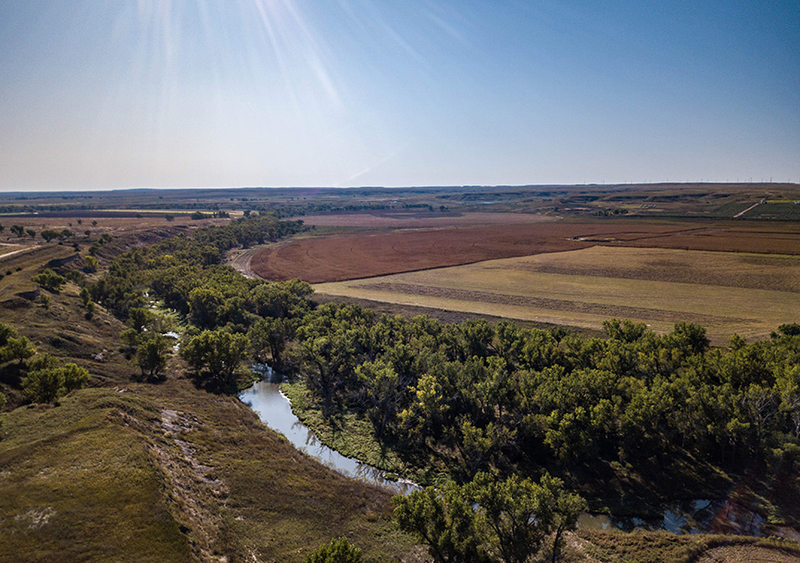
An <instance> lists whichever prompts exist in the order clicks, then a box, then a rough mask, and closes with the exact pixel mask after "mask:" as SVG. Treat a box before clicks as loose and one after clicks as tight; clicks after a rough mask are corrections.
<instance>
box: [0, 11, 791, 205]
mask: <svg viewBox="0 0 800 563" xmlns="http://www.w3.org/2000/svg"><path fill="white" fill-rule="evenodd" d="M0 37H1V38H2V39H0V84H2V94H0V144H2V146H3V149H2V151H0V190H2V191H59V190H69V191H83V190H107V189H108V190H110V189H131V188H137V187H141V188H184V187H195V188H206V187H209V188H213V187H222V188H227V187H237V186H241V187H247V186H259V187H355V186H375V187H378V186H382V187H410V186H427V187H434V186H459V185H470V186H478V185H483V186H502V185H508V186H523V185H553V184H558V185H581V184H598V185H603V184H605V185H609V184H625V183H662V182H666V183H686V182H690V183H691V182H701V181H704V182H739V183H743V182H746V181H752V182H755V183H758V182H761V181H763V182H768V181H772V182H774V183H783V182H787V181H788V182H794V183H797V182H800V49H798V48H797V46H798V45H800V3H796V2H794V3H793V2H783V3H768V4H762V3H747V2H722V1H716V2H715V1H707V0H706V1H699V2H688V1H686V2H671V3H669V4H667V5H658V6H646V5H643V4H642V3H639V2H633V1H624V2H600V3H591V4H589V5H586V4H584V3H580V2H563V1H555V0H548V1H537V2H518V1H515V0H506V1H499V2H490V1H488V0H482V1H477V2H471V3H468V4H467V3H463V2H456V1H454V0H447V1H439V2H433V1H430V0H417V1H414V2H401V1H394V0H386V1H383V2H374V1H372V0H337V1H336V2H325V3H301V2H297V1H293V0H237V1H235V2H230V1H226V2H223V1H219V0H217V1H214V0H136V1H130V2H111V3H109V2H103V1H100V0H77V1H75V2H70V3H63V2H57V1H56V0H28V1H26V2H5V3H2V4H0Z"/></svg>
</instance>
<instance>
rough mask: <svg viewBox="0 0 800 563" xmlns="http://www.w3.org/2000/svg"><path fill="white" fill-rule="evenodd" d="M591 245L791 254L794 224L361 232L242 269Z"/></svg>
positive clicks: (294, 248)
mask: <svg viewBox="0 0 800 563" xmlns="http://www.w3.org/2000/svg"><path fill="white" fill-rule="evenodd" d="M597 244H603V245H606V246H625V247H628V246H633V247H639V248H671V249H683V250H711V251H727V252H750V253H768V254H790V255H791V254H793V255H797V254H800V227H798V226H796V225H791V224H781V225H766V226H765V225H759V224H756V225H752V226H749V225H745V226H740V225H738V224H733V223H730V224H687V223H683V224H678V223H670V224H666V223H665V224H636V223H623V222H618V223H606V222H603V223H539V224H529V225H490V226H483V227H470V228H445V229H437V230H420V231H410V232H389V233H386V232H362V233H358V234H348V235H335V236H329V237H319V238H309V239H303V240H296V241H292V242H290V243H289V244H286V245H281V246H275V247H269V248H265V249H263V250H261V251H259V252H257V253H255V254H254V255H253V256H252V258H251V260H250V263H249V267H250V269H251V270H252V271H253V272H254V273H255V274H256V275H258V276H260V277H262V278H266V279H270V280H275V281H283V280H288V279H293V278H300V279H303V280H305V281H308V282H310V283H322V282H328V281H343V280H351V279H360V278H367V277H374V276H382V275H388V274H393V273H400V272H413V271H417V270H426V269H430V268H441V267H445V266H457V265H462V264H471V263H475V262H481V261H484V260H493V259H499V258H514V257H520V256H530V255H535V254H542V253H549V252H561V251H567V250H579V249H582V248H588V247H590V246H595V245H597Z"/></svg>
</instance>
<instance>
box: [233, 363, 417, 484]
mask: <svg viewBox="0 0 800 563" xmlns="http://www.w3.org/2000/svg"><path fill="white" fill-rule="evenodd" d="M265 371H266V373H265V375H266V377H265V379H264V380H262V381H259V382H258V383H256V384H255V385H253V386H252V387H251V388H249V389H247V390H246V391H243V392H242V393H240V394H239V399H240V400H241V401H242V402H243V403H244V404H246V405H247V406H249V407H250V408H251V409H253V411H254V412H255V413H256V414H257V415H258V416H259V418H260V419H261V421H262V422H264V423H265V424H266V425H267V426H269V427H270V428H272V429H273V430H276V431H278V432H280V433H281V434H283V435H284V436H286V438H287V439H288V440H289V441H290V442H291V443H292V444H293V445H294V447H295V448H297V449H298V450H300V451H304V452H306V453H307V454H309V455H310V456H312V457H314V458H316V459H317V460H319V461H320V462H321V463H322V464H324V465H327V466H328V467H330V468H331V469H335V470H336V471H338V472H339V473H341V474H342V475H345V476H346V477H351V478H353V479H359V480H361V481H364V482H367V483H370V484H373V485H378V486H381V487H384V488H387V489H389V490H391V491H393V492H396V493H409V492H411V491H413V490H414V489H418V488H419V486H418V485H416V484H414V483H412V482H411V481H408V480H406V479H398V480H396V481H395V480H389V479H386V477H385V473H384V472H383V471H381V470H380V469H376V468H375V467H372V466H371V465H367V464H366V463H362V462H360V461H358V460H357V459H353V458H350V457H345V456H343V455H342V454H340V453H339V452H337V451H336V450H333V449H331V448H329V447H328V446H326V445H325V444H323V443H322V442H320V441H319V439H317V436H316V435H315V434H314V433H313V432H312V431H311V430H309V428H308V427H307V426H306V425H305V424H303V423H302V422H300V419H298V418H297V417H296V416H295V414H294V413H293V412H292V405H291V403H290V402H289V398H288V397H286V395H284V394H283V393H281V390H280V384H279V383H277V382H275V381H276V379H278V380H279V378H276V377H275V374H274V372H273V371H272V370H271V369H270V368H267V369H266V370H265Z"/></svg>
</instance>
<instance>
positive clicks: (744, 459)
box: [87, 217, 800, 561]
mask: <svg viewBox="0 0 800 563" xmlns="http://www.w3.org/2000/svg"><path fill="white" fill-rule="evenodd" d="M301 229H302V226H301V224H300V223H299V222H281V221H278V220H277V219H275V218H274V217H248V218H243V219H239V220H236V221H232V222H231V223H230V224H229V225H227V226H225V227H208V228H205V229H198V230H197V231H195V233H194V234H193V235H192V236H182V237H177V238H174V239H170V240H165V241H163V242H161V243H159V244H156V245H154V246H151V247H140V248H135V249H132V250H131V251H129V252H127V253H125V254H123V255H121V256H119V257H117V258H115V259H114V260H113V261H112V262H111V263H110V264H109V267H108V270H107V272H106V273H105V274H104V275H103V276H102V277H101V278H100V279H99V280H98V281H96V282H94V283H91V284H88V285H87V288H88V291H89V293H90V295H91V298H92V299H94V300H95V301H97V302H99V303H102V304H103V305H105V306H106V307H107V308H108V309H109V310H111V311H113V312H114V313H115V314H116V315H118V316H119V317H120V318H122V319H124V320H126V321H127V322H128V324H129V326H130V329H129V331H130V332H128V342H129V345H130V347H131V349H136V355H137V360H138V361H139V365H140V367H141V368H142V376H143V378H145V379H149V380H157V379H158V377H159V374H161V373H162V372H163V363H160V362H161V360H162V359H163V356H164V352H163V349H164V346H163V343H159V342H160V341H159V338H160V335H158V334H157V333H158V331H157V330H154V329H155V328H156V327H155V326H154V324H153V323H154V320H153V318H152V317H149V316H148V306H149V305H148V304H149V302H150V300H151V299H153V298H158V299H160V300H162V301H163V303H164V304H165V306H166V307H169V308H170V309H173V310H175V311H176V312H177V313H178V314H179V315H181V316H183V318H185V319H186V320H187V321H189V328H188V329H187V330H186V334H185V335H184V338H183V340H182V342H181V345H180V350H181V355H182V357H183V358H184V360H186V362H187V363H188V365H189V366H190V369H192V370H193V372H194V374H195V377H196V378H197V380H198V382H199V383H200V384H201V385H204V386H205V387H207V388H209V389H212V390H215V391H229V392H232V391H235V390H236V389H237V383H238V381H239V380H240V377H241V376H242V375H243V371H244V368H243V364H245V363H247V362H252V361H255V362H269V363H270V364H272V365H273V367H275V368H276V369H278V370H281V371H283V372H285V373H288V374H290V375H292V376H293V377H295V378H297V379H299V380H301V381H302V382H303V383H304V384H305V386H306V388H307V390H308V392H309V394H310V396H311V398H312V400H313V401H314V402H315V403H316V404H317V405H318V406H319V408H320V410H321V411H322V413H323V415H324V416H325V417H327V418H328V419H330V420H331V421H333V422H334V423H335V420H336V419H337V417H339V416H340V415H342V414H345V413H355V414H356V415H357V416H359V417H363V418H364V419H366V420H368V421H369V422H370V423H371V425H372V428H373V431H374V436H375V439H377V440H378V441H379V442H380V443H381V445H382V446H383V447H385V448H389V449H391V450H393V451H394V452H396V453H397V454H398V455H399V456H400V457H401V458H402V459H403V460H404V461H405V462H406V463H407V465H408V466H409V467H412V468H417V469H420V470H421V472H420V473H418V475H420V476H421V478H422V479H423V480H425V479H427V480H428V482H430V483H434V482H437V479H436V475H437V474H445V475H447V476H449V478H451V479H452V484H450V485H447V484H444V485H440V486H439V487H438V488H432V489H426V490H425V491H422V492H420V493H418V494H414V495H411V496H410V497H408V499H407V500H406V501H398V506H397V514H398V518H399V521H400V522H401V523H402V522H403V521H404V518H405V522H406V523H405V524H401V525H403V526H405V527H406V529H408V530H409V531H412V532H414V533H416V534H417V535H418V536H419V537H420V538H422V539H423V541H425V542H426V543H428V545H429V548H430V549H431V550H432V551H431V553H432V555H433V554H434V551H435V550H436V549H439V548H437V547H435V546H434V545H433V544H432V543H431V541H433V542H434V543H435V542H439V541H445V539H442V538H446V537H447V535H448V534H450V536H452V537H456V536H458V533H456V532H452V533H451V532H448V530H450V528H448V526H455V528H452V529H460V528H459V526H462V525H463V526H466V528H464V529H467V528H468V529H470V530H472V532H470V535H469V537H470V538H472V540H470V541H473V540H474V542H477V543H474V545H473V544H470V546H469V549H468V551H469V552H470V553H472V554H473V555H475V557H476V558H477V559H470V560H479V559H480V558H481V557H482V558H484V559H486V558H492V557H494V558H495V559H497V558H500V559H502V560H503V561H514V560H523V559H515V557H516V556H514V555H513V554H512V555H504V553H505V552H506V551H507V550H508V549H512V548H507V547H505V546H504V544H503V542H504V541H505V540H503V539H502V538H503V537H505V536H504V535H503V534H505V532H503V529H502V526H503V525H505V524H503V523H502V522H493V520H492V519H493V518H495V519H496V518H507V517H508V515H509V514H511V512H510V511H512V510H516V508H513V509H512V507H510V506H507V505H502V503H501V504H500V506H505V508H502V509H500V510H499V512H498V511H496V512H495V513H491V512H490V511H491V510H493V509H492V508H491V507H492V506H494V504H492V503H493V502H495V500H492V498H493V497H491V495H489V493H487V492H486V490H485V489H486V487H490V485H491V484H492V483H494V485H491V486H492V487H495V486H496V487H500V488H499V489H498V488H495V489H491V487H490V490H491V494H492V495H496V496H498V498H499V497H503V496H504V495H505V496H509V495H510V497H511V498H515V499H516V498H521V497H519V494H516V493H515V494H510V493H509V494H506V493H503V490H505V489H502V487H510V488H512V489H514V490H515V491H517V492H519V491H521V490H528V491H539V492H537V493H536V494H534V493H530V494H531V495H533V497H532V498H540V499H541V498H545V497H547V495H546V494H545V493H542V492H541V490H544V489H547V490H550V497H548V498H550V499H551V501H552V502H551V503H550V505H552V504H553V503H555V504H556V505H557V504H558V502H556V501H557V500H558V499H561V500H562V501H563V502H566V500H564V499H568V500H569V502H567V505H566V506H567V507H569V506H573V507H574V506H579V505H580V506H582V505H581V504H580V503H581V501H580V500H579V498H577V497H576V498H573V497H569V496H566V497H565V496H564V495H566V494H567V493H565V492H564V489H563V487H562V485H561V483H560V482H558V481H557V480H556V481H549V480H550V479H556V478H555V477H552V478H551V477H549V474H553V473H554V474H557V475H559V476H560V477H564V478H565V479H567V480H568V485H569V487H575V486H577V485H579V484H580V485H581V486H582V487H584V492H587V493H588V494H590V495H592V494H595V493H597V490H593V489H592V488H591V486H588V488H587V486H586V484H585V483H586V482H587V481H588V482H591V480H592V479H594V480H595V484H597V481H598V480H599V477H602V475H603V473H602V471H600V470H599V469H598V468H600V467H611V468H613V470H614V471H615V472H617V473H624V472H640V471H641V472H645V471H646V470H647V468H651V469H652V468H654V467H655V468H663V467H667V466H673V467H674V465H673V461H674V460H675V459H677V458H681V459H686V460H689V461H691V462H692V463H698V464H706V465H713V466H719V467H724V468H729V469H733V470H737V469H738V468H741V467H744V466H745V465H747V464H748V463H751V462H758V463H760V462H762V461H764V460H773V461H775V462H776V464H778V465H781V464H782V465H781V466H782V467H784V468H786V467H792V464H793V463H795V462H796V460H797V459H798V458H799V457H800V325H796V324H789V325H783V326H781V327H779V330H778V331H777V332H775V333H773V335H772V337H771V338H770V339H769V340H765V341H761V342H753V343H748V342H746V341H745V340H744V339H742V338H740V337H738V336H734V337H733V338H732V339H731V340H730V342H729V343H728V345H727V346H726V347H721V348H712V347H711V346H710V344H709V340H708V337H707V334H706V331H705V329H704V328H703V327H701V326H698V325H695V324H692V323H683V322H681V323H677V324H676V325H675V326H674V329H673V330H672V331H671V332H669V333H667V334H663V335H659V334H656V333H654V332H653V331H651V330H649V329H648V328H647V326H646V325H645V324H643V323H634V322H631V321H628V320H619V319H612V320H609V321H606V322H605V323H603V328H604V331H605V333H606V336H605V337H604V338H599V337H591V338H590V337H585V336H581V335H577V334H573V333H571V332H570V331H568V330H566V329H563V328H552V329H549V330H544V329H536V328H528V329H525V328H521V327H519V326H517V325H516V324H514V323H512V322H508V321H503V322H500V323H498V324H497V325H496V326H492V325H490V324H489V323H488V322H486V321H483V320H471V321H466V322H462V323H444V322H440V321H437V320H435V319H432V318H430V317H427V316H419V317H414V318H411V319H408V318H405V317H401V316H392V315H383V314H378V313H376V312H374V311H372V310H369V309H366V308H363V307H360V306H358V305H350V304H334V303H330V304H325V305H319V306H318V305H316V304H315V303H314V302H313V301H312V290H311V287H310V286H309V285H308V284H306V283H304V282H301V281H298V280H294V281H290V282H283V283H273V282H268V281H264V280H251V279H246V278H244V277H243V276H241V275H240V274H239V273H238V272H236V271H234V270H233V269H232V268H230V267H229V266H227V265H224V264H223V263H222V262H223V255H224V253H225V252H226V251H227V250H229V249H231V248H234V247H237V246H248V245H251V244H257V243H263V242H267V241H274V240H277V239H279V238H280V237H283V236H287V235H290V234H292V233H295V232H298V231H299V230H301ZM148 358H149V360H148ZM775 467H777V465H776V466H775ZM425 471H428V473H427V475H428V476H429V477H426V473H425ZM548 472H549V473H548ZM487 476H489V477H487ZM523 477H524V479H523ZM675 477H676V478H678V479H680V478H681V475H680V474H677V475H676V476H675ZM534 478H538V480H533V479H534ZM525 479H531V480H530V481H525ZM582 480H583V481H582ZM548 483H550V485H548ZM553 483H557V484H558V486H557V487H556V486H554V485H553ZM598 486H599V487H601V488H602V484H599V485H598ZM448 487H449V488H448ZM453 487H455V488H453ZM520 487H521V488H520ZM548 487H549V488H548ZM520 494H521V493H520ZM481 495H484V496H481ZM486 495H489V496H486ZM536 495H538V497H537V496H536ZM455 497H459V498H462V499H466V500H464V502H467V503H469V504H470V506H471V507H472V509H471V512H466V511H462V512H463V514H462V516H463V518H467V520H463V518H462V520H458V518H461V517H458V518H456V516H455V513H452V514H451V513H449V512H448V510H450V511H452V510H455V508H454V507H456V504H454V503H455V501H454V500H453V499H454V498H455ZM562 497H563V498H562ZM470 499H472V500H470ZM475 499H479V500H475ZM553 499H556V500H553ZM496 502H501V501H499V500H498V501H496ZM537 502H538V501H537ZM404 503H413V505H414V507H416V508H413V507H412V508H413V510H412V512H411V513H409V515H406V516H403V514H405V513H404V512H403V511H404V510H406V508H408V507H406V508H403V507H404V506H406V505H405V504H404ZM550 505H548V504H547V503H544V504H541V503H540V505H538V506H539V508H538V509H537V510H538V511H539V512H537V514H540V516H539V517H538V518H539V520H536V518H534V521H539V522H540V524H541V526H540V527H539V528H537V529H536V530H530V531H529V532H530V535H529V536H526V537H529V538H533V539H530V540H525V541H527V542H528V543H527V544H526V545H529V546H534V547H537V548H538V547H539V546H541V540H540V539H538V540H537V539H536V538H541V537H544V536H543V535H542V534H545V535H546V534H552V533H554V534H558V533H559V532H558V530H559V529H561V524H559V523H558V522H561V521H562V520H563V521H565V522H569V521H570V518H568V517H567V516H568V514H569V511H568V510H567V509H566V508H563V507H562V509H559V510H555V509H547V510H545V508H544V507H545V506H550ZM409 506H410V505H409ZM476 507H478V508H477V509H476ZM409 510H411V508H409ZM548 510H549V512H548ZM417 511H419V512H420V513H421V514H423V515H424V514H427V516H425V517H424V518H423V520H422V521H419V522H417V521H416V520H414V518H416V517H412V515H411V514H412V513H416V512H417ZM497 514H499V515H500V516H497ZM548 514H549V515H550V516H547V515H548ZM546 516H547V517H546ZM434 517H435V518H439V519H440V523H439V524H436V526H439V528H437V529H438V530H439V532H437V534H438V535H437V536H436V538H438V539H431V541H428V539H425V537H426V536H425V535H426V534H427V537H429V538H434V536H431V535H430V534H431V532H430V530H429V529H428V528H426V526H434V523H433V520H430V519H431V518H434ZM551 517H552V519H550V520H548V518H551ZM421 518H422V517H421ZM453 518H455V520H453ZM471 518H474V520H471V521H468V520H469V519H471ZM415 522H416V523H415ZM459 522H460V523H459ZM568 527H569V526H567V528H568ZM451 531H452V530H451ZM523 532H524V530H520V531H519V533H520V534H523V535H524V533H528V532H524V533H523ZM459 533H460V532H459ZM562 533H563V530H562ZM453 534H456V536H453ZM556 539H558V536H557V535H556ZM534 540H535V541H534ZM447 541H449V540H447ZM508 541H512V540H508ZM514 541H516V540H514ZM520 541H522V540H520ZM537 542H538V543H537ZM445 543H446V541H445ZM512 543H513V542H512ZM437 545H438V544H437ZM451 548H452V549H455V550H456V551H455V552H452V553H463V552H458V550H459V549H461V548H460V547H458V546H457V545H455V546H451V547H449V548H446V549H451ZM557 548H558V545H557V541H556V543H555V544H554V545H553V553H554V554H555V553H556V551H557ZM441 549H445V548H444V547H442V548H441ZM531 549H533V547H531ZM504 550H506V551H504ZM512 551H513V550H512ZM512 551H508V553H512ZM447 553H451V552H446V551H443V552H442V555H441V556H435V558H436V559H437V561H453V560H467V559H463V557H464V556H463V555H452V553H451V554H450V555H447Z"/></svg>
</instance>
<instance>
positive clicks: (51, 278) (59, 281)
mask: <svg viewBox="0 0 800 563" xmlns="http://www.w3.org/2000/svg"><path fill="white" fill-rule="evenodd" d="M31 281H32V282H33V283H37V284H39V285H40V286H42V287H43V288H44V289H46V290H48V291H58V290H60V289H61V286H63V285H64V282H65V281H66V280H65V279H64V276H59V275H58V274H57V273H55V272H54V271H53V270H51V269H50V268H48V269H46V270H45V271H44V272H42V273H41V274H38V275H36V276H33V277H32V278H31Z"/></svg>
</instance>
